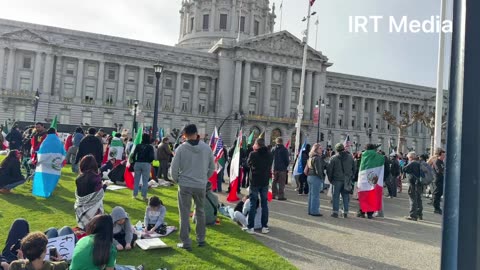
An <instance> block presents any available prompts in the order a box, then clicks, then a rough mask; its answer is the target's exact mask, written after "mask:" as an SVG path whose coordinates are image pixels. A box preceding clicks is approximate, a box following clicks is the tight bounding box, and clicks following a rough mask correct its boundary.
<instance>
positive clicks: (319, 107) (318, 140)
mask: <svg viewBox="0 0 480 270" xmlns="http://www.w3.org/2000/svg"><path fill="white" fill-rule="evenodd" d="M319 104H320V106H319ZM324 106H325V102H324V100H323V99H322V98H321V97H320V98H319V99H318V100H317V102H316V103H315V108H317V109H318V119H317V143H319V142H320V118H321V112H322V111H321V107H324Z"/></svg>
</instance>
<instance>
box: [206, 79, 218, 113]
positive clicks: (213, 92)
mask: <svg viewBox="0 0 480 270" xmlns="http://www.w3.org/2000/svg"><path fill="white" fill-rule="evenodd" d="M211 82H212V85H211V87H210V97H209V98H208V103H210V100H212V99H213V102H212V103H210V105H211V106H209V108H210V107H213V110H212V111H213V112H215V113H216V112H217V111H218V109H217V108H218V106H217V98H218V97H217V95H218V93H216V92H217V79H216V78H212V80H211ZM212 96H213V97H212Z"/></svg>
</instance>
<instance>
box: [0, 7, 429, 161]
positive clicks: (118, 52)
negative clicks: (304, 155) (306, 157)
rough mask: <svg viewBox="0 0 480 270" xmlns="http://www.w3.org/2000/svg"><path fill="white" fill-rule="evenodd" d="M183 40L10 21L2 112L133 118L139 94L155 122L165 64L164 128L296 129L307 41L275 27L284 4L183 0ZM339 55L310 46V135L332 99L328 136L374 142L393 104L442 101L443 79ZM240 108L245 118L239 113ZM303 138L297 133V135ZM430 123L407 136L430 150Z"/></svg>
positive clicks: (2, 68) (2, 57) (384, 132)
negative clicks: (337, 59)
mask: <svg viewBox="0 0 480 270" xmlns="http://www.w3.org/2000/svg"><path fill="white" fill-rule="evenodd" d="M180 16H181V24H180V35H179V41H178V44H177V45H176V46H166V45H161V44H154V43H149V42H143V41H137V40H130V39H125V38H119V37H112V36H106V35H101V34H94V33H86V32H80V31H74V30H67V29H62V28H56V27H50V26H44V25H36V24H30V23H24V22H18V21H11V20H0V91H1V92H0V122H1V123H3V121H4V120H8V119H10V121H13V120H16V121H23V120H27V121H33V118H34V113H35V109H34V108H35V106H34V105H33V104H34V102H35V93H36V91H37V90H38V91H39V93H40V98H39V101H38V107H37V111H36V119H37V120H41V121H45V119H47V120H48V119H52V118H54V117H55V116H58V119H59V121H60V123H62V124H72V125H82V126H94V127H118V128H120V127H121V128H122V129H130V128H131V127H132V125H133V106H134V101H135V100H138V101H139V106H138V109H139V110H138V114H137V115H138V117H137V119H139V121H140V122H142V123H143V124H144V125H145V126H151V125H152V122H153V112H154V95H155V86H156V78H155V74H154V70H153V64H155V63H157V62H159V63H161V64H162V65H163V66H164V71H163V72H162V75H161V87H160V95H159V101H160V102H159V127H160V128H164V129H165V131H166V134H169V132H170V131H171V130H172V129H174V128H178V129H181V128H182V127H183V126H184V125H185V124H188V123H195V124H196V125H197V127H198V128H199V133H200V134H201V136H202V137H203V136H209V134H211V132H212V131H213V129H214V127H215V126H220V125H221V123H222V122H223V121H224V119H226V118H227V120H226V121H225V123H224V125H223V126H222V128H221V130H220V132H221V134H222V137H223V139H224V141H225V142H226V143H227V144H229V145H230V144H231V143H232V142H233V140H234V136H235V133H236V130H237V128H238V127H239V125H240V122H242V124H243V130H244V132H246V133H247V134H249V133H250V132H252V131H256V134H257V135H258V134H259V133H260V132H262V131H266V140H267V143H269V142H272V141H273V140H274V139H275V138H276V137H279V136H280V137H283V138H284V140H285V141H287V140H288V139H290V138H293V137H294V136H295V122H296V115H297V109H296V108H297V104H298V98H299V91H300V78H301V67H302V56H303V43H302V41H301V40H300V39H298V38H297V37H295V36H294V35H292V34H291V33H289V32H287V31H280V32H274V31H273V29H274V24H275V18H276V15H275V6H270V5H269V1H268V0H255V1H254V0H189V1H182V3H181V9H180ZM333 62H334V59H333V61H331V60H329V59H328V58H327V57H326V56H325V55H323V54H322V53H321V52H320V51H316V50H314V49H312V48H309V50H308V62H307V69H306V74H305V89H304V91H305V98H304V108H305V112H304V118H303V123H302V134H301V138H302V139H301V140H302V141H303V140H304V138H307V139H308V141H309V142H314V141H316V137H317V127H316V123H314V121H313V109H314V108H315V106H316V104H317V102H318V100H319V99H320V98H322V99H323V100H324V103H325V106H321V113H320V115H321V117H320V118H321V124H320V128H321V132H322V133H324V135H325V140H324V141H325V144H326V143H329V144H335V143H337V142H341V141H343V140H344V139H345V136H346V135H347V134H348V135H349V136H350V139H351V141H355V142H357V143H359V144H362V146H363V145H365V143H367V142H368V140H369V138H368V136H367V133H368V131H369V130H371V132H372V136H371V140H372V142H374V143H381V144H382V145H383V149H384V150H387V149H388V143H389V141H390V139H392V140H393V142H394V143H396V141H397V135H396V134H397V131H396V129H395V128H394V127H392V126H390V125H388V123H386V122H385V121H384V120H383V119H382V114H383V112H384V111H385V110H389V111H391V112H393V114H394V115H396V116H397V118H398V116H399V115H400V114H401V113H402V112H413V111H419V110H424V111H427V112H430V111H432V110H433V106H434V98H432V97H434V96H435V89H432V88H427V87H422V86H416V85H410V84H404V83H398V82H391V81H385V80H379V79H373V78H365V77H359V76H354V75H347V74H340V73H334V72H329V71H328V68H329V67H330V66H332V63H333ZM235 113H237V115H238V117H237V120H235V117H234V115H235ZM294 141H295V140H294V139H292V144H293V142H294ZM429 142H430V134H429V131H428V130H427V129H426V128H425V127H424V126H423V125H422V124H420V123H417V124H415V125H413V126H412V127H411V128H409V130H408V132H407V147H409V148H413V149H415V150H416V151H419V152H424V151H425V150H426V148H427V147H428V145H429Z"/></svg>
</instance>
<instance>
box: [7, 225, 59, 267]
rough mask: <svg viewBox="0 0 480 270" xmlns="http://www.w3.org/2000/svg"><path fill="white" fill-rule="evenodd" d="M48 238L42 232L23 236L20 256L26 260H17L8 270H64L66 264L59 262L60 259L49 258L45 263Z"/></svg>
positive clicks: (57, 257)
mask: <svg viewBox="0 0 480 270" xmlns="http://www.w3.org/2000/svg"><path fill="white" fill-rule="evenodd" d="M47 244H48V238H47V236H46V235H45V234H44V233H42V232H33V233H29V234H28V235H27V236H25V237H24V238H23V239H22V241H21V248H20V249H21V251H22V255H23V257H24V258H26V259H19V260H16V261H13V262H12V263H11V264H10V268H9V269H10V270H27V269H28V270H66V269H68V264H67V263H66V262H64V261H61V257H59V256H58V255H57V256H56V257H54V256H50V260H52V261H45V255H46V254H47Z"/></svg>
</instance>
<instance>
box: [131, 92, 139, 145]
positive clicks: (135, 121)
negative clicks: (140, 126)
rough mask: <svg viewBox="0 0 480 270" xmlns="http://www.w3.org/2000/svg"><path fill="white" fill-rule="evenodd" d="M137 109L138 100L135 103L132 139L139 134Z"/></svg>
mask: <svg viewBox="0 0 480 270" xmlns="http://www.w3.org/2000/svg"><path fill="white" fill-rule="evenodd" d="M137 108H138V99H135V100H134V101H133V126H132V137H135V132H137Z"/></svg>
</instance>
